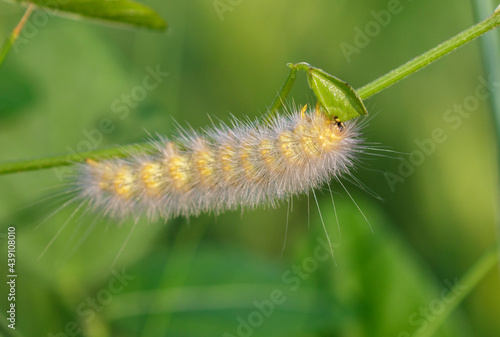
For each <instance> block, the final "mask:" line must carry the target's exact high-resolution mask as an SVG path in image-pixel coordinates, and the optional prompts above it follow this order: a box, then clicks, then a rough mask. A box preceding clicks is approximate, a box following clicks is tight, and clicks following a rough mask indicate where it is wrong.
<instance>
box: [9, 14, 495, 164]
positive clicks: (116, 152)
mask: <svg viewBox="0 0 500 337" xmlns="http://www.w3.org/2000/svg"><path fill="white" fill-rule="evenodd" d="M498 25H500V11H498V10H497V11H495V13H494V14H493V15H492V16H490V17H489V18H488V19H486V20H484V21H482V22H480V23H478V24H476V25H474V26H472V27H471V28H469V29H467V30H465V31H463V32H462V33H460V34H458V35H456V36H455V37H452V38H451V39H449V40H447V41H445V42H443V43H441V44H440V45H439V46H437V47H435V48H433V49H431V50H429V51H428V52H426V53H424V54H422V55H420V56H418V57H416V58H414V59H413V60H411V61H409V62H407V63H405V64H403V65H402V66H400V67H398V68H397V69H394V70H392V71H391V72H389V73H387V74H386V75H383V76H381V77H379V78H378V79H376V80H375V81H373V82H371V83H368V84H367V85H365V86H363V87H362V88H360V89H358V90H357V92H358V95H359V96H360V97H361V98H362V99H366V98H368V97H370V96H372V95H374V94H376V93H378V92H380V91H382V90H383V89H385V88H387V87H389V86H391V85H392V84H394V83H396V82H398V81H400V80H402V79H403V78H405V77H406V76H408V75H410V74H412V73H414V72H416V71H418V70H420V69H422V68H424V67H426V66H427V65H429V64H430V63H432V62H434V61H436V60H438V59H439V58H441V57H443V56H445V55H446V54H448V53H450V52H451V51H453V50H454V49H456V48H458V47H460V46H462V45H464V44H466V43H467V42H469V41H471V40H473V39H475V38H476V37H478V36H480V35H481V34H484V33H485V32H487V31H489V30H491V29H493V28H495V27H497V26H498ZM295 77H296V69H294V68H292V69H291V71H290V74H289V75H288V78H287V80H286V81H285V84H284V85H283V87H282V88H281V90H280V93H279V94H278V96H277V98H276V99H275V101H274V102H273V104H272V105H271V107H270V110H271V111H275V110H276V109H279V107H280V106H281V104H282V103H283V101H284V99H285V98H286V96H287V95H288V93H289V92H290V90H291V88H292V86H293V83H294V82H295ZM271 115H272V114H271ZM135 147H137V145H127V146H119V147H115V148H109V149H106V150H97V151H90V152H86V153H77V154H72V155H65V156H55V157H47V158H41V159H35V160H27V161H16V162H12V163H4V164H0V174H6V173H12V172H21V171H30V170H38V169H44V168H50V167H54V166H63V165H71V164H74V163H75V162H81V161H84V160H85V159H86V158H91V159H104V158H109V157H120V156H121V157H125V156H127V154H130V153H132V152H134V151H135V150H134V148H135ZM124 149H125V151H124ZM128 150H132V152H130V151H128Z"/></svg>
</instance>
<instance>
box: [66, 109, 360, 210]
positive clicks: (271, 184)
mask: <svg viewBox="0 0 500 337" xmlns="http://www.w3.org/2000/svg"><path fill="white" fill-rule="evenodd" d="M292 110H293V111H290V112H289V113H285V114H278V115H277V116H275V117H274V118H273V119H272V120H271V121H270V122H268V123H266V124H262V123H259V122H239V121H234V122H233V123H232V126H231V127H229V126H227V125H222V126H220V127H213V128H211V129H208V130H205V131H204V132H202V133H200V132H195V131H193V130H191V131H189V132H186V131H182V132H180V133H179V135H178V136H177V137H176V138H174V140H169V139H166V138H162V139H160V140H156V141H152V143H153V145H154V148H155V152H154V153H152V154H147V155H146V154H143V155H134V156H131V157H130V158H127V159H109V160H103V161H99V162H96V161H93V160H87V162H86V163H85V164H81V165H79V167H78V170H77V173H76V175H75V177H74V181H73V183H72V191H73V192H74V193H75V194H76V195H75V196H74V198H73V200H79V201H81V202H83V203H88V205H89V207H90V208H91V209H92V210H95V211H98V212H102V213H104V214H105V215H107V216H110V217H112V218H117V219H123V218H127V217H134V218H138V217H140V216H141V215H143V214H146V215H147V217H148V218H150V219H157V218H164V219H168V218H170V217H175V216H186V217H188V216H192V215H198V214H200V213H202V212H214V213H219V212H222V211H224V210H230V209H235V208H238V207H245V208H254V207H257V206H259V205H272V206H274V205H276V203H278V202H279V201H282V200H287V199H289V198H290V197H291V196H293V195H297V194H301V193H307V192H308V191H310V190H311V189H316V188H319V187H320V186H322V185H323V184H325V183H327V182H328V181H329V180H330V179H332V177H337V178H338V177H339V176H340V175H342V174H346V173H349V171H350V169H351V168H352V167H353V166H354V163H355V161H356V154H357V153H358V152H360V149H361V147H362V145H361V143H362V139H361V138H360V133H359V129H360V126H359V123H356V122H351V121H350V122H347V123H345V124H344V123H341V122H340V121H338V120H332V119H331V118H328V117H327V116H326V115H325V114H324V113H322V112H321V110H320V109H319V108H318V107H316V109H315V110H312V111H307V106H304V107H303V108H302V109H301V110H300V111H299V110H298V109H292Z"/></svg>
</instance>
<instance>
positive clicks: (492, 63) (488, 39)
mask: <svg viewBox="0 0 500 337" xmlns="http://www.w3.org/2000/svg"><path fill="white" fill-rule="evenodd" d="M472 5H473V8H474V13H475V16H476V18H477V19H478V20H481V19H482V18H483V17H486V16H488V13H490V12H491V10H492V8H493V7H494V5H493V1H492V0H472ZM498 39H499V36H498V33H497V32H491V33H488V34H485V35H484V36H483V37H482V38H481V39H480V41H479V42H480V46H481V56H482V58H483V65H484V70H485V73H486V74H487V75H488V84H489V86H490V88H494V83H500V66H499V64H498V61H499V60H500V44H499V42H498V41H499V40H498ZM489 101H490V106H491V113H492V115H493V120H494V128H495V135H496V141H497V170H496V172H498V171H499V168H500V94H499V92H498V90H492V93H491V96H490V97H489ZM496 178H497V184H496V186H497V189H496V191H495V196H496V200H495V203H494V207H495V216H496V219H495V221H496V226H497V241H500V176H498V175H497V177H496Z"/></svg>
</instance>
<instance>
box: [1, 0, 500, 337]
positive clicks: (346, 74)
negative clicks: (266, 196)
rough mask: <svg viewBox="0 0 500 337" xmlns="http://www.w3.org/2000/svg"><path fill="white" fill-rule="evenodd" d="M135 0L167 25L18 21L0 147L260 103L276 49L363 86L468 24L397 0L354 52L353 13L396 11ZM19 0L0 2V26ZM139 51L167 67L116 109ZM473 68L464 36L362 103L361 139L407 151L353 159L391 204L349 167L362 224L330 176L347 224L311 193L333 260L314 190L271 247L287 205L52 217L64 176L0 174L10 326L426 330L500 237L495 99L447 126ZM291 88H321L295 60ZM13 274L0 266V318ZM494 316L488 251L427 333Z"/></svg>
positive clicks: (32, 146) (366, 5) (219, 331)
mask: <svg viewBox="0 0 500 337" xmlns="http://www.w3.org/2000/svg"><path fill="white" fill-rule="evenodd" d="M222 2H223V3H226V4H229V3H230V2H229V1H224V0H222ZM146 3H147V4H148V5H150V6H151V7H153V8H154V9H156V10H157V11H158V12H159V13H160V14H161V15H162V17H164V18H165V19H166V20H167V21H168V23H169V29H168V32H167V33H156V32H151V31H146V30H132V29H116V28H113V27H109V26H101V25H97V24H94V23H91V22H88V21H73V20H69V19H66V18H60V17H52V16H50V17H49V18H48V20H46V21H42V20H41V19H42V18H41V17H40V21H39V22H38V25H37V24H36V23H35V24H34V25H32V27H31V28H32V29H31V30H27V32H28V33H29V34H28V35H29V38H27V40H26V41H24V42H26V43H24V42H20V43H18V44H17V46H16V48H14V49H13V50H12V51H11V53H10V54H9V55H8V58H7V60H6V62H5V63H4V64H3V66H2V68H0V144H1V146H0V160H1V161H10V160H16V159H26V158H35V157H42V156H47V155H52V154H63V153H66V152H69V151H72V150H74V149H77V148H78V147H79V146H80V147H81V146H83V145H82V144H84V142H85V141H88V138H87V137H86V136H85V133H86V132H92V131H91V130H98V129H99V125H100V124H99V123H101V121H102V120H103V118H108V119H110V120H111V121H112V124H113V127H114V129H113V131H112V132H110V133H107V134H103V137H102V141H98V142H96V144H97V145H98V147H106V146H112V145H115V144H120V145H123V144H129V143H134V142H139V141H142V140H144V139H145V138H147V137H148V135H149V134H148V133H152V134H155V133H159V134H165V135H170V134H172V133H173V132H174V131H175V121H177V122H179V123H180V125H183V126H186V125H188V124H189V125H191V126H192V127H193V128H201V127H205V126H207V125H209V124H210V117H209V116H213V117H214V118H216V119H221V120H223V121H228V120H229V119H230V116H231V114H233V115H234V116H236V117H237V118H245V117H246V116H250V117H256V116H259V115H260V114H262V113H264V112H265V111H266V107H267V106H268V105H269V104H270V103H271V102H272V100H273V99H274V97H275V95H276V93H277V91H278V90H279V88H280V87H281V85H282V83H283V82H284V80H285V78H286V76H287V73H288V69H287V68H286V67H285V64H286V63H287V62H299V61H306V62H309V63H311V64H313V65H315V66H317V67H320V68H322V69H324V70H325V71H327V72H329V73H332V74H334V75H336V76H338V77H339V78H342V79H344V80H346V81H348V82H349V83H350V84H352V85H353V86H354V87H356V88H357V87H360V86H362V85H364V84H366V83H368V82H370V81H371V80H373V79H375V78H377V77H378V76H380V75H382V74H384V73H386V72H387V71H389V70H391V69H393V68H395V67H396V66H398V65H400V64H402V63H403V62H405V61H407V60H409V59H411V58H413V57H414V56H416V55H419V54H421V53H422V52H424V51H426V50H428V49H430V48H431V47H434V46H435V45H437V44H438V43H440V42H442V41H444V40H445V39H447V38H449V37H451V36H452V35H454V34H456V33H458V32H459V31H461V30H463V29H465V28H467V27H469V26H471V25H472V24H473V23H474V22H475V18H474V14H473V10H472V6H471V2H470V1H469V0H458V1H450V0H446V1H431V0H420V1H413V2H412V1H404V0H402V1H401V8H402V11H401V12H400V13H398V14H395V15H392V16H391V21H390V23H389V24H388V25H386V27H381V29H380V32H378V33H377V34H372V35H374V36H373V37H370V38H369V41H368V43H366V46H364V47H363V48H360V50H359V53H355V54H352V55H351V57H350V58H349V60H348V59H347V58H346V57H345V55H344V53H343V52H342V50H341V47H340V46H341V44H342V43H347V44H350V45H353V46H355V36H356V34H357V33H356V27H359V29H361V30H364V29H365V26H366V25H367V23H369V22H372V21H374V17H373V14H372V13H371V11H376V12H379V11H381V10H385V9H387V6H388V1H385V0H369V1H368V0H359V1H347V0H342V1H326V0H324V1H282V0H278V1H272V2H271V1H260V0H258V1H257V0H254V1H244V0H243V1H241V2H240V3H238V4H236V3H237V2H233V3H235V4H236V5H231V4H229V6H230V7H231V9H232V10H231V11H227V12H224V13H223V14H222V18H223V20H221V16H220V15H219V14H218V12H217V10H216V9H215V7H214V2H213V1H211V0H210V1H159V0H148V1H147V2H146ZM23 12H24V10H23V8H20V7H18V6H15V5H12V4H8V3H3V2H0V37H1V38H2V39H3V38H4V37H6V36H7V35H8V34H9V33H10V31H11V30H12V28H13V27H14V26H15V25H16V24H17V22H18V20H19V18H20V17H21V16H22V13H23ZM358 42H359V41H358ZM365 42H366V41H365ZM148 67H150V68H156V67H159V68H160V69H161V71H164V72H168V73H169V75H168V76H167V77H166V78H165V79H164V80H163V81H162V82H161V83H160V84H159V85H158V87H157V88H156V89H154V90H151V91H147V92H146V95H145V97H143V99H141V100H140V101H136V102H135V103H137V106H136V107H134V108H131V109H130V112H129V114H128V115H127V116H126V117H125V118H122V117H123V115H122V113H123V111H122V112H121V113H120V111H117V109H116V106H114V107H113V104H116V103H115V102H116V100H117V99H120V98H121V97H122V95H124V94H125V95H127V94H130V93H131V92H132V91H133V90H134V88H136V87H137V86H141V85H142V81H143V79H144V77H145V76H146V75H147V74H148V71H147V69H148ZM479 76H485V74H484V69H483V66H482V64H481V56H480V52H479V44H478V42H477V41H475V42H472V43H471V44H469V45H467V46H466V47H464V48H462V49H460V50H458V51H457V52H455V53H453V54H451V55H449V56H447V57H446V58H444V59H442V60H440V61H438V62H436V63H435V64H433V65H431V66H430V67H429V68H426V69H425V70H423V71H420V72H418V73H416V74H414V75H412V76H411V77H409V78H408V79H406V80H404V81H402V82H400V83H398V84H396V85H394V86H393V87H391V88H389V89H387V90H385V91H383V92H382V93H380V94H377V95H376V96H374V97H372V98H370V99H369V100H367V102H366V104H367V107H368V109H369V111H370V112H371V116H372V117H371V120H370V123H369V124H368V126H367V127H366V130H365V132H366V138H367V140H368V141H370V142H377V143H380V144H382V145H383V146H386V147H388V148H390V149H392V150H394V151H397V152H400V153H389V154H388V155H389V156H390V157H392V158H384V157H374V156H366V157H367V158H366V160H365V165H363V166H362V167H359V169H358V170H357V172H356V173H355V175H356V177H357V178H359V179H360V180H361V181H362V182H363V183H365V184H366V185H367V186H368V187H369V188H371V189H372V190H374V191H375V192H376V193H377V194H379V195H380V196H381V197H382V198H383V199H384V200H383V201H380V200H378V199H376V198H374V197H373V196H371V195H370V194H368V193H366V192H365V191H362V190H360V189H358V188H356V187H355V186H353V185H350V184H349V183H347V188H348V189H349V191H350V193H351V194H352V195H353V198H354V199H355V200H356V202H357V203H358V204H359V205H360V207H361V209H362V210H363V212H364V213H365V214H366V216H367V218H368V219H369V221H370V224H371V226H372V227H373V232H372V231H371V230H370V226H369V225H368V223H367V222H366V221H365V220H364V219H363V217H362V215H361V214H360V213H359V211H358V210H357V209H356V207H355V206H354V204H353V203H352V201H351V200H350V199H349V197H348V196H347V194H346V193H345V191H343V190H342V188H341V187H340V186H339V185H338V184H335V183H333V185H332V187H333V189H334V191H335V192H336V195H335V203H336V206H337V210H338V213H339V214H338V217H339V221H340V229H341V234H340V232H339V230H338V227H337V223H336V221H335V215H334V212H333V207H332V203H331V200H330V195H329V193H328V192H326V193H324V191H319V192H318V198H319V203H320V208H321V211H322V214H323V217H324V220H325V224H326V227H327V229H328V232H329V233H330V237H331V239H332V241H333V243H334V246H335V248H334V252H335V258H336V263H337V265H335V264H334V263H333V261H332V259H331V258H329V259H327V260H325V261H320V260H318V259H317V258H314V254H315V252H316V251H317V250H318V249H321V246H318V241H317V240H318V239H319V240H325V234H324V231H323V228H322V225H321V222H320V218H319V216H318V212H317V208H316V205H315V204H314V201H313V200H312V199H311V200H308V198H307V197H306V196H302V197H300V198H298V199H296V200H294V202H293V211H292V213H291V216H290V221H289V224H288V235H287V238H286V246H285V248H284V252H283V255H281V250H282V247H283V243H284V240H285V225H286V218H287V206H286V205H282V206H281V207H280V208H277V209H259V210H250V211H244V212H243V214H242V213H241V212H240V211H235V212H227V213H225V214H222V215H219V216H217V217H215V216H214V215H203V216H200V217H199V218H193V219H189V220H187V219H174V220H170V221H168V222H167V223H166V224H163V223H162V222H158V223H148V221H147V220H146V219H141V220H140V221H139V222H138V224H137V226H136V227H135V228H134V223H133V222H132V221H126V222H124V223H123V224H120V225H116V224H115V223H112V222H111V221H108V220H105V219H102V217H99V216H95V215H92V214H83V215H77V216H76V217H74V218H71V219H70V220H69V221H67V222H66V220H67V219H68V218H70V216H71V214H72V212H73V211H74V209H75V207H73V206H70V207H67V208H65V209H63V210H61V211H59V212H57V214H55V215H54V216H52V217H49V216H50V215H51V213H52V212H53V211H54V210H56V209H57V208H58V207H60V206H61V205H62V204H63V202H62V201H61V200H62V198H61V197H60V195H59V196H58V197H54V196H55V195H58V192H59V191H61V190H62V189H63V188H64V185H63V184H64V182H62V181H61V180H60V179H59V178H58V175H57V173H56V171H54V170H52V169H49V170H43V171H34V172H25V173H18V174H11V175H5V176H0V192H1V193H0V230H1V234H2V237H1V239H2V240H1V242H2V244H1V250H0V256H1V258H0V261H2V262H1V265H0V271H2V274H3V275H6V274H7V271H6V262H5V256H6V251H7V246H6V242H5V237H6V232H7V227H8V226H12V225H13V226H15V227H16V229H17V240H18V242H17V254H18V257H17V269H18V275H19V276H18V280H17V282H18V285H17V295H18V296H17V298H16V304H17V309H18V311H17V328H18V329H17V330H16V331H17V332H19V333H20V335H22V336H76V335H82V336H226V337H227V336H238V335H239V336H250V335H251V336H397V337H404V336H410V335H412V334H413V333H414V332H415V331H416V330H421V331H423V332H425V330H426V329H428V328H429V324H430V323H431V322H432V321H434V320H436V319H438V318H439V317H440V315H442V314H443V311H444V310H446V307H447V306H448V305H449V304H448V303H446V302H445V301H444V299H443V298H442V294H443V292H444V293H446V291H448V290H449V284H450V283H454V282H455V280H456V278H458V277H460V276H462V275H463V274H464V273H465V272H466V271H467V270H468V269H469V268H470V267H471V265H472V264H473V263H474V262H475V261H476V260H477V259H478V258H479V256H480V255H481V254H482V253H483V252H484V251H486V249H487V248H488V247H490V246H491V245H492V244H494V242H495V241H497V240H498V237H497V232H496V229H495V213H494V206H495V205H494V202H493V200H494V197H495V194H496V193H497V190H496V186H497V179H498V178H497V175H498V169H497V166H496V162H495V153H496V152H495V151H496V148H495V137H494V133H493V127H492V118H491V112H490V108H489V104H488V101H487V100H480V102H479V105H478V106H477V107H475V108H474V109H472V111H471V116H470V117H468V118H464V119H463V120H462V121H463V123H462V124H461V125H460V127H458V128H456V129H454V128H452V126H454V124H453V123H449V122H446V120H445V119H444V116H445V114H446V111H447V110H448V109H453V107H454V105H456V104H464V103H465V102H468V100H470V97H474V95H475V89H476V87H477V86H478V85H480V84H481V82H480V80H479V79H478V78H479ZM496 90H498V88H497V89H496ZM291 96H292V97H293V100H294V101H295V103H296V104H303V103H314V99H313V98H314V97H313V94H312V92H311V91H310V90H309V89H308V87H307V84H306V78H305V76H304V74H300V76H299V78H298V81H297V84H296V86H295V87H294V89H293V91H292V93H291ZM436 128H441V129H443V130H444V133H445V134H446V137H447V139H446V141H445V142H443V143H440V144H437V145H436V149H435V151H434V152H433V153H432V154H430V155H428V156H426V157H425V158H424V160H422V163H421V164H419V165H416V167H415V170H414V172H413V173H412V174H411V175H409V176H408V177H403V178H402V179H403V180H404V181H402V182H398V183H396V184H395V185H393V188H391V186H390V185H389V184H388V182H387V179H386V175H384V172H390V173H393V174H398V175H400V174H399V173H398V169H399V166H400V163H401V161H400V159H398V158H400V157H402V158H407V159H408V154H410V153H412V151H414V150H416V149H418V147H417V145H416V143H415V141H416V140H417V141H422V140H424V139H429V138H431V137H432V134H433V130H435V129H436ZM94 134H95V133H94ZM51 196H52V197H51ZM308 213H310V216H308ZM47 217H49V218H48V220H46V221H44V219H46V218H47ZM308 218H310V221H309V220H308ZM58 233H59V234H58ZM57 234H58V236H57V238H56V240H55V241H54V242H53V244H52V245H51V246H50V247H49V248H48V250H47V251H46V253H45V254H44V255H43V256H42V257H41V258H39V256H40V254H41V253H42V251H44V249H45V248H46V247H47V245H48V244H49V242H50V241H51V239H52V238H53V237H54V236H55V235H57ZM129 235H130V240H129V241H128V242H127V244H126V245H125V247H124V249H123V251H122V252H121V253H120V250H121V247H122V246H123V244H124V242H125V241H126V240H127V237H129ZM318 247H320V248H318ZM118 255H119V258H118V259H117V261H116V265H115V266H114V271H115V272H112V271H111V270H110V268H111V266H112V264H113V261H114V260H115V258H116V257H117V256H118ZM294 266H295V267H294ZM297 266H300V268H302V274H300V273H298V272H297V269H296V268H297ZM304 270H306V272H304ZM117 272H118V273H123V272H125V273H126V275H128V276H129V278H128V279H126V280H125V281H123V280H122V281H123V284H122V283H120V284H122V285H123V287H118V286H116V285H117V284H119V283H117V280H118V279H117V276H116V273H117ZM293 273H296V274H295V276H293ZM297 273H298V274H297ZM299 275H301V276H299ZM292 276H293V277H294V278H292ZM118 281H119V280H118ZM292 281H293V282H292ZM299 281H300V282H299ZM110 282H111V283H110ZM118 288H119V289H118ZM115 290H116V291H115ZM7 291H8V289H7V287H6V284H5V282H1V285H0V303H1V305H0V307H1V308H2V311H1V312H2V314H1V316H2V317H5V315H6V313H5V311H4V310H6V308H7V299H6V297H7ZM277 293H278V294H280V299H281V301H280V303H276V304H274V305H273V306H274V308H273V310H272V313H269V315H267V313H268V312H267V311H265V310H264V309H262V310H264V313H265V314H263V313H261V311H259V309H258V307H259V306H260V305H262V303H267V304H268V303H269V300H270V299H271V298H273V296H274V295H276V294H277ZM272 294H274V295H272ZM89 301H90V302H89ZM92 301H94V303H95V305H94V306H93V305H92V304H91V303H92ZM256 303H257V304H256ZM264 306H265V305H264ZM268 309H269V308H268ZM266 310H267V309H266ZM269 310H270V309H269ZM422 310H423V311H422ZM499 315H500V287H499V277H498V269H497V268H495V269H494V270H493V271H491V272H490V273H489V274H488V276H487V277H486V278H485V279H483V280H482V281H481V282H480V283H479V284H478V286H477V287H476V288H475V289H474V290H473V291H472V292H471V294H470V295H469V296H468V297H467V298H466V300H465V301H464V302H463V303H462V304H461V305H460V306H459V308H458V309H457V310H455V311H454V313H453V314H452V316H451V317H450V318H449V319H448V320H447V321H446V323H445V324H444V325H443V326H442V327H441V328H440V329H439V330H438V331H437V332H436V334H435V336H499V335H500V325H499V324H498V317H499ZM242 321H243V322H245V323H241V322H242ZM246 324H248V325H247V326H246Z"/></svg>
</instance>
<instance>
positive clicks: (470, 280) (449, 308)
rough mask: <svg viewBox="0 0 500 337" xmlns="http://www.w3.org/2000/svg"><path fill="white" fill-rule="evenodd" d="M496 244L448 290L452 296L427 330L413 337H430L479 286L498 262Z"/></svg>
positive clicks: (430, 322)
mask: <svg viewBox="0 0 500 337" xmlns="http://www.w3.org/2000/svg"><path fill="white" fill-rule="evenodd" d="M498 248H499V246H498V244H496V245H494V246H493V247H492V248H490V249H489V250H488V251H487V252H486V253H484V254H483V255H482V256H481V257H480V258H479V259H478V260H477V261H476V262H475V263H474V265H473V266H472V267H471V268H470V269H469V270H468V271H467V272H466V273H465V275H464V276H463V277H462V278H461V279H460V280H458V283H457V284H456V285H455V286H454V287H453V289H450V290H449V293H450V294H453V295H454V296H453V297H451V298H449V299H448V301H447V302H446V307H445V309H444V310H443V312H442V313H440V314H439V315H437V316H436V317H435V318H434V320H432V321H429V325H428V326H427V329H424V330H422V331H421V332H419V333H416V334H414V335H413V336H414V337H430V336H432V335H433V334H434V333H435V332H436V331H437V329H438V328H439V327H440V326H441V325H442V324H443V322H444V321H445V320H446V319H447V318H448V317H449V316H450V314H451V313H452V312H453V310H455V308H456V307H458V305H459V304H460V303H461V302H462V301H463V300H464V299H465V298H466V297H467V295H468V294H469V293H470V292H471V291H472V290H473V289H474V288H475V287H476V286H477V285H478V284H479V282H480V281H481V280H482V279H483V278H484V277H485V276H486V274H488V272H489V271H490V270H491V269H492V268H493V267H494V266H495V264H497V262H498V257H499V256H498Z"/></svg>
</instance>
